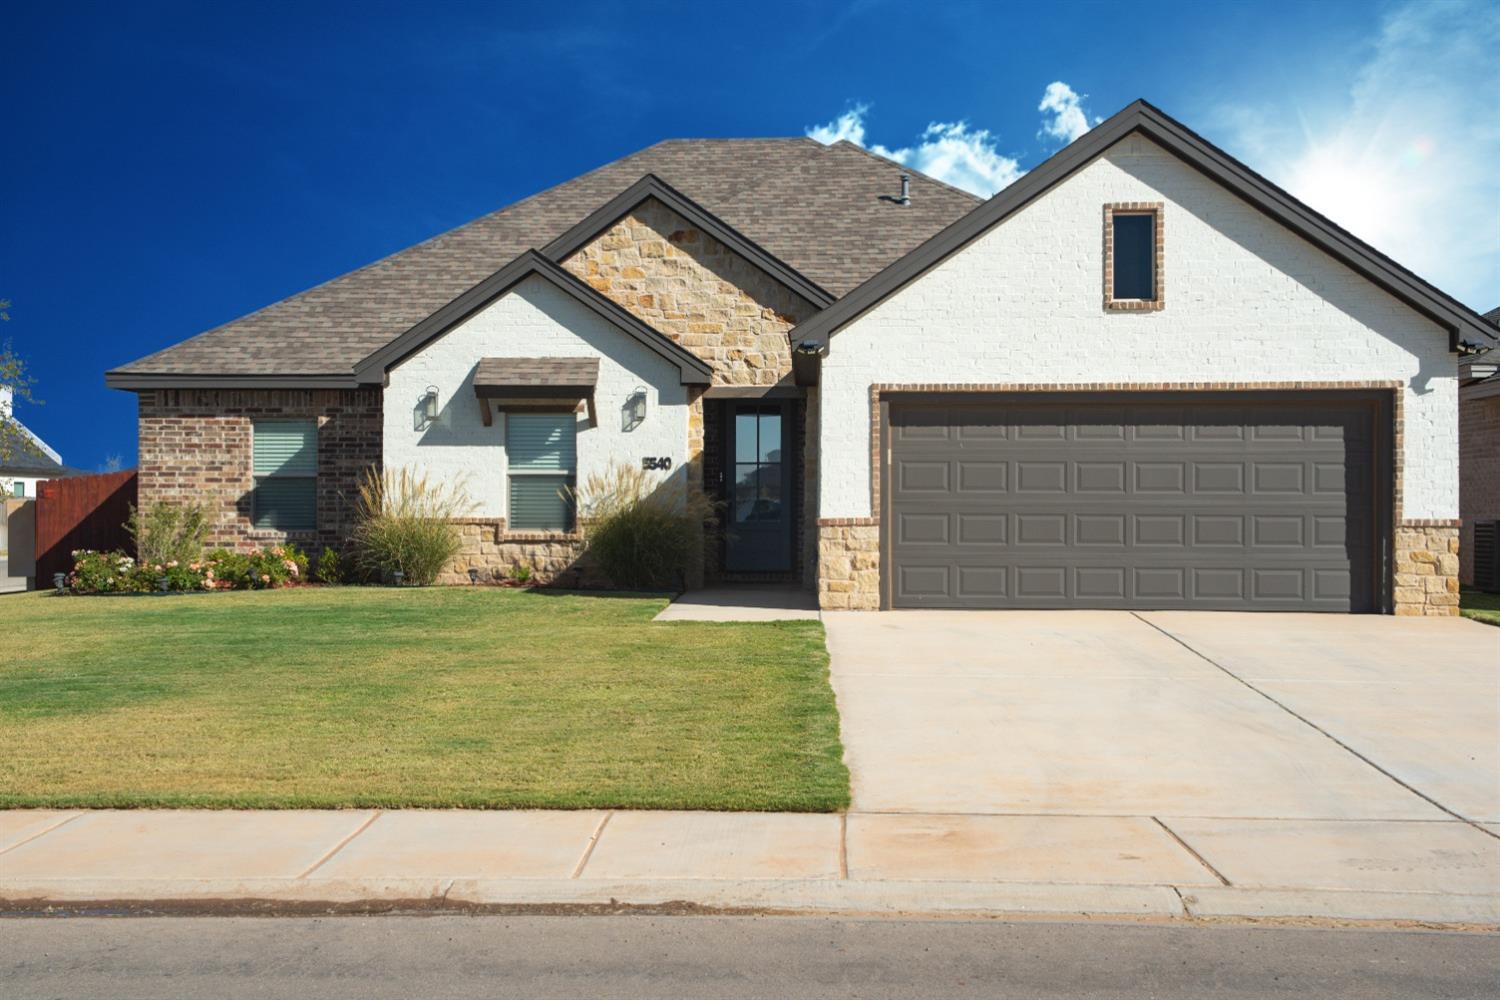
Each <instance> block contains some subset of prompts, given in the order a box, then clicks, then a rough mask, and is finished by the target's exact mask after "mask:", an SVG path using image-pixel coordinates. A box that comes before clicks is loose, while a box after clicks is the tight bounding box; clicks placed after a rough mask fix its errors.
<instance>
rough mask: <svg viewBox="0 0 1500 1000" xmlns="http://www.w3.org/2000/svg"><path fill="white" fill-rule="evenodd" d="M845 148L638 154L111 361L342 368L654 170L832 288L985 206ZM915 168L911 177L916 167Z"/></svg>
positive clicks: (714, 142)
mask: <svg viewBox="0 0 1500 1000" xmlns="http://www.w3.org/2000/svg"><path fill="white" fill-rule="evenodd" d="M901 170H902V168H901V167H900V166H898V165H897V164H895V163H892V162H891V161H889V160H884V159H882V158H880V157H876V156H873V155H871V154H869V153H867V152H865V151H864V150H861V149H859V148H858V147H856V146H853V145H850V144H849V143H837V144H835V145H832V146H823V145H821V144H819V143H817V142H815V141H813V140H812V139H805V138H803V139H680V140H671V141H668V142H662V143H659V144H657V145H655V146H650V147H648V148H646V149H643V150H641V151H640V152H638V153H633V154H631V155H629V156H626V157H624V158H622V159H619V160H615V161H614V162H612V163H608V164H605V165H604V166H602V167H599V168H598V169H596V170H593V171H590V172H589V173H586V174H583V175H581V176H579V177H576V178H574V179H573V180H570V181H567V182H565V183H563V184H560V185H558V186H557V187H554V188H550V189H548V190H546V191H543V192H541V193H540V194H536V195H533V196H531V197H530V198H526V199H524V200H522V201H519V202H516V203H515V204H513V205H510V206H508V207H506V208H503V209H500V210H499V211H497V212H493V213H491V214H489V215H486V216H483V217H481V218H479V219H476V220H474V221H473V222H470V223H468V224H466V225H463V226H460V227H459V228H457V229H454V230H451V231H449V232H446V233H443V234H442V235H439V236H436V237H433V238H432V239H430V240H427V241H426V242H424V243H419V244H417V245H416V246H414V247H411V248H409V249H406V250H402V251H400V252H398V253H395V254H392V255H391V256H389V257H386V258H385V259H383V260H379V261H376V262H375V263H373V264H369V265H367V266H365V267H363V268H360V269H359V270H356V271H352V272H350V273H349V274H346V275H343V276H342V277H339V278H335V279H333V280H332V281H329V282H326V283H325V284H322V285H318V286H316V287H314V288H310V289H308V290H307V291H305V292H301V293H300V294H297V295H294V296H292V297H291V298H288V299H283V300H282V301H280V302H277V303H275V304H274V305H270V306H267V307H266V308H264V309H261V310H259V311H258V312H254V313H251V314H250V315H248V316H245V317H243V318H241V319H238V320H235V321H234V322H232V323H227V324H225V325H224V326H220V327H217V328H215V329H213V330H209V331H208V332H206V333H202V334H199V335H198V336H196V337H193V338H192V339H190V340H187V341H184V342H182V343H180V344H177V345H175V346H173V347H169V348H167V349H166V350H163V351H158V352H157V353H155V354H152V355H149V356H147V357H145V358H141V359H140V360H138V361H134V362H132V363H130V364H128V365H125V366H123V367H122V368H120V369H117V371H118V372H120V373H122V374H129V375H153V374H159V375H183V376H194V375H198V376H201V375H347V374H349V373H351V372H352V371H353V369H354V366H355V365H356V364H357V363H358V362H359V361H360V360H361V359H362V358H364V357H366V356H367V355H369V354H370V353H372V352H373V351H375V350H377V349H379V348H380V347H382V346H384V345H385V344H387V343H388V342H390V341H391V340H393V339H394V338H396V337H397V336H399V335H400V334H401V333H403V332H404V331H406V330H407V329H408V328H410V327H411V326H413V325H414V324H416V323H417V322H419V321H420V320H422V319H424V318H425V317H427V316H428V315H429V314H431V313H432V312H434V311H435V310H437V309H438V308H439V307H440V306H442V305H444V304H445V303H447V302H449V301H450V300H452V299H453V298H455V297H456V296H457V295H459V294H460V293H461V292H463V291H464V290H465V289H467V288H469V287H471V286H473V285H474V284H476V283H478V282H479V281H481V280H483V279H484V278H486V277H487V276H489V275H490V274H492V273H494V272H495V271H496V270H498V269H499V268H501V267H503V266H504V265H505V264H507V263H508V262H510V261H511V260H513V259H514V258H515V257H516V256H517V255H518V254H520V253H522V252H523V251H524V250H526V249H528V248H531V247H541V246H545V245H546V244H547V243H549V242H551V241H552V240H553V239H555V238H557V237H558V236H559V235H561V234H562V233H563V232H565V231H566V230H567V229H568V228H569V227H570V226H572V225H574V224H575V223H577V222H578V221H579V220H581V219H583V218H584V217H585V216H587V215H588V214H589V213H590V212H592V211H593V210H594V209H596V208H597V207H599V206H600V205H601V204H602V203H604V202H605V201H607V200H609V199H610V198H611V197H613V196H614V195H616V194H618V193H619V192H620V191H622V190H623V189H625V188H626V187H629V186H630V185H631V184H633V183H635V182H636V181H637V180H638V179H640V177H641V176H642V175H644V174H646V173H655V174H657V175H658V176H660V177H661V178H662V179H663V180H665V181H666V182H667V183H669V184H671V185H672V186H674V187H676V188H677V189H678V190H680V191H682V192H683V193H684V194H686V195H687V196H688V197H690V198H692V199H693V200H694V201H696V202H698V203H699V204H700V205H702V206H703V207H704V208H706V209H707V210H708V211H710V212H712V213H714V214H715V215H716V216H718V217H719V218H720V219H722V220H723V221H724V222H726V223H727V224H729V225H730V226H733V227H734V228H735V229H737V230H739V231H740V232H741V233H743V234H744V235H745V236H746V237H747V238H749V239H750V240H752V241H754V242H755V243H758V244H759V245H760V246H762V247H764V248H765V249H766V250H767V251H769V252H770V253H771V254H773V255H774V256H776V257H778V258H780V259H781V260H782V261H784V262H786V263H787V264H788V265H790V266H791V267H793V268H795V269H796V270H798V271H800V272H801V273H802V274H804V275H806V276H807V278H809V279H810V280H812V281H813V282H816V283H817V284H818V285H821V286H822V287H823V288H825V289H827V290H828V291H829V292H831V293H832V294H834V295H843V294H844V293H845V292H847V291H848V290H849V289H851V288H853V287H854V286H855V285H858V284H859V283H860V282H862V281H864V280H865V279H866V278H868V277H870V276H871V275H873V274H875V273H876V272H877V271H879V270H880V269H881V268H883V267H885V266H886V265H887V264H889V263H891V262H892V261H894V260H896V259H897V258H898V257H900V256H902V255H904V254H906V253H907V252H908V251H910V250H911V249H912V248H914V247H915V246H917V245H918V244H919V243H921V242H922V241H924V240H926V239H927V238H928V237H930V236H932V235H933V234H934V233H936V232H937V231H938V230H940V229H942V228H943V227H944V226H946V225H948V224H949V223H951V222H953V221H954V220H955V219H957V218H959V217H960V216H962V215H964V214H966V213H968V212H969V211H970V210H972V209H973V208H974V206H975V205H977V204H978V203H979V199H978V198H975V197H974V196H973V195H970V194H967V193H965V192H963V191H959V190H958V189H956V188H953V187H949V186H948V185H946V184H943V183H941V182H939V181H936V180H933V179H932V178H929V177H926V176H924V175H922V174H917V173H912V203H911V205H909V206H906V207H902V206H899V205H896V204H893V203H892V202H891V201H889V200H885V199H883V198H882V196H883V195H884V196H889V195H894V194H896V193H897V192H898V191H899V181H898V175H899V174H900V172H901ZM908 172H910V171H908Z"/></svg>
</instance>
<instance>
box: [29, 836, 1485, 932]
mask: <svg viewBox="0 0 1500 1000" xmlns="http://www.w3.org/2000/svg"><path fill="white" fill-rule="evenodd" d="M0 900H3V903H0V909H8V910H11V911H15V910H30V909H37V908H40V907H44V906H48V905H58V906H69V907H79V906H82V905H84V904H91V903H92V904H100V903H110V904H121V903H140V904H152V905H154V906H155V907H156V908H158V909H160V908H163V907H167V908H170V907H171V906H173V905H175V906H180V907H188V908H191V907H199V906H209V905H215V906H217V905H218V904H221V903H223V904H227V905H228V906H229V907H230V908H234V907H240V906H247V905H250V904H251V902H252V901H265V903H266V904H267V905H271V906H275V905H283V906H298V907H305V906H309V905H315V904H316V905H328V906H341V905H344V906H356V907H361V906H369V907H375V908H379V907H382V906H389V905H400V906H406V907H414V908H445V907H455V908H463V907H526V906H542V907H547V906H619V905H626V906H644V907H659V906H664V905H667V904H680V903H691V904H697V905H699V906H702V907H708V908H715V909H735V910H738V909H749V910H770V911H793V912H827V913H907V914H913V913H935V914H938V913H940V914H957V913H969V914H1017V913H1033V914H1036V913H1045V914H1080V913H1084V914H1104V915H1115V916H1122V915H1128V916H1146V917H1156V918H1194V917H1253V918H1260V917H1308V918H1325V919H1339V920H1343V919H1347V920H1400V921H1406V920H1411V921H1424V922H1432V923H1461V924H1485V925H1500V840H1496V839H1495V837H1493V836H1491V835H1490V834H1489V833H1487V832H1485V831H1484V830H1482V829H1478V828H1476V827H1474V826H1472V825H1470V824H1466V823H1461V822H1456V821H1455V822H1443V821H1437V822H1431V821H1385V822H1337V821H1280V820H1210V819H1201V818H1197V819H1183V818H1172V817H1149V816H1056V815H1052V816H1035V815H984V816H977V815H956V814H947V815H935V814H930V815H921V814H891V813H863V812H855V813H850V814H848V815H828V814H824V815H809V814H792V813H777V814H769V813H702V812H627V811H616V812H610V811H578V812H478V811H430V810H401V811H389V812H383V811H379V810H348V811H337V810H328V811H285V812H273V811H268V812H235V811H171V810H167V811H150V810H136V811H48V810H16V811H11V812H3V813H0Z"/></svg>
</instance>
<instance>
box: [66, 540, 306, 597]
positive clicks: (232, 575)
mask: <svg viewBox="0 0 1500 1000" xmlns="http://www.w3.org/2000/svg"><path fill="white" fill-rule="evenodd" d="M306 575H307V556H305V555H303V554H302V553H301V552H300V551H298V549H297V547H296V546H294V545H277V546H273V547H271V548H268V549H262V550H261V551H260V552H253V553H248V554H247V553H242V552H230V551H228V550H226V549H215V550H214V551H213V552H210V553H208V555H206V556H204V557H203V558H202V559H195V560H192V561H191V562H179V561H177V560H175V559H169V560H167V561H166V562H164V563H148V562H137V561H136V560H135V559H132V558H131V557H130V556H127V555H126V554H125V553H123V552H94V551H91V550H88V549H79V550H78V551H77V552H74V553H73V572H72V573H71V574H69V576H68V586H69V587H70V588H71V589H72V590H73V592H74V593H77V594H146V593H153V592H157V591H160V590H161V582H162V580H163V579H165V580H166V581H167V588H166V589H167V590H168V591H172V592H177V593H182V592H189V591H196V590H251V589H261V588H269V587H285V586H288V585H290V584H293V583H297V582H298V581H300V580H302V579H303V578H304V577H306Z"/></svg>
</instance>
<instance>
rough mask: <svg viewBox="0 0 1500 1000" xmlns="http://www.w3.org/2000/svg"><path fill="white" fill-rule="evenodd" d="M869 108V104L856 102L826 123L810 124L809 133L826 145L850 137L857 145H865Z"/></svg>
mask: <svg viewBox="0 0 1500 1000" xmlns="http://www.w3.org/2000/svg"><path fill="white" fill-rule="evenodd" d="M869 110H870V106H869V105H868V104H855V105H853V106H851V107H850V108H849V110H848V111H845V112H844V113H843V114H841V115H839V116H838V117H837V118H835V119H834V120H833V121H831V122H828V123H827V124H825V125H810V126H808V129H807V134H808V136H810V137H811V138H813V139H816V140H818V141H819V142H821V143H822V144H823V145H825V146H828V145H831V144H833V143H835V142H839V141H840V140H842V139H848V140H849V141H850V142H852V143H854V144H855V145H856V146H863V145H864V144H865V112H867V111H869Z"/></svg>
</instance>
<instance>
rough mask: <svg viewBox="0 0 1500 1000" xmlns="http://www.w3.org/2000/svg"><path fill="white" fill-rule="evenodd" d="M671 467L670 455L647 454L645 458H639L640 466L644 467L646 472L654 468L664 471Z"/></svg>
mask: <svg viewBox="0 0 1500 1000" xmlns="http://www.w3.org/2000/svg"><path fill="white" fill-rule="evenodd" d="M671 467H672V456H671V455H647V456H646V457H645V458H643V459H641V468H643V469H645V470H646V471H647V472H650V471H652V470H655V469H661V470H663V471H665V470H667V469H670V468H671Z"/></svg>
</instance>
